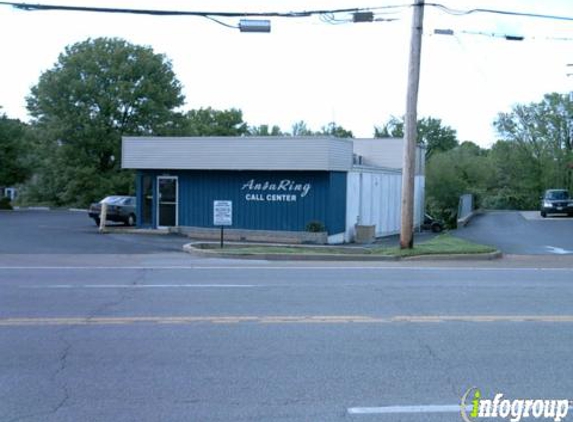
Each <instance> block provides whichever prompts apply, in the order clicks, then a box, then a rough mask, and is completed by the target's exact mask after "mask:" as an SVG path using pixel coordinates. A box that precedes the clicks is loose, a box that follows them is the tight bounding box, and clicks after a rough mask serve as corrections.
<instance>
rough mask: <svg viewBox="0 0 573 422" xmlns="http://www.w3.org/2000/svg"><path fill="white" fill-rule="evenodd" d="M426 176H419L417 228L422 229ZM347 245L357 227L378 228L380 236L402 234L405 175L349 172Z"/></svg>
mask: <svg viewBox="0 0 573 422" xmlns="http://www.w3.org/2000/svg"><path fill="white" fill-rule="evenodd" d="M424 179H425V178H424V176H416V178H415V191H414V225H415V226H419V225H420V223H421V218H422V215H423V211H424V185H425V180H424ZM347 186H348V188H347V198H346V233H345V237H344V240H345V242H351V241H353V240H354V237H355V235H356V229H355V225H356V224H362V225H366V226H368V225H375V226H376V229H375V232H376V236H377V237H382V236H389V235H392V234H396V233H399V232H400V218H401V208H402V205H401V197H402V175H401V174H400V173H392V172H375V171H362V172H356V171H353V172H349V173H348V176H347Z"/></svg>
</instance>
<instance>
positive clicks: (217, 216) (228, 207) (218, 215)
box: [213, 201, 233, 249]
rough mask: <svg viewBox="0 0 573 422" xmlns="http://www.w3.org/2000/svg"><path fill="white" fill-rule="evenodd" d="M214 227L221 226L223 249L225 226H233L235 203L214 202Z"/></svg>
mask: <svg viewBox="0 0 573 422" xmlns="http://www.w3.org/2000/svg"><path fill="white" fill-rule="evenodd" d="M213 225H215V226H221V249H223V237H224V235H223V233H224V227H225V226H232V225H233V201H213Z"/></svg>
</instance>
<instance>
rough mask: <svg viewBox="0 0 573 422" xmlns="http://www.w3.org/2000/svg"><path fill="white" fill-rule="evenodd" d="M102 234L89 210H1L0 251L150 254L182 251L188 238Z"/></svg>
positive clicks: (119, 229)
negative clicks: (87, 211)
mask: <svg viewBox="0 0 573 422" xmlns="http://www.w3.org/2000/svg"><path fill="white" fill-rule="evenodd" d="M110 226H111V227H117V229H118V230H117V232H114V233H106V234H101V233H99V232H98V228H97V227H96V225H95V224H94V222H93V220H92V219H91V218H89V217H88V215H87V213H86V212H78V211H75V212H74V211H36V210H30V211H14V212H2V213H0V239H2V242H0V254H123V255H129V254H150V253H158V252H173V251H179V252H181V250H182V249H181V248H182V246H183V245H184V244H185V243H188V242H189V240H188V239H186V238H184V237H181V236H177V235H168V234H163V235H144V234H137V235H135V234H123V233H121V230H122V229H123V228H124V227H125V226H123V225H122V224H115V223H110Z"/></svg>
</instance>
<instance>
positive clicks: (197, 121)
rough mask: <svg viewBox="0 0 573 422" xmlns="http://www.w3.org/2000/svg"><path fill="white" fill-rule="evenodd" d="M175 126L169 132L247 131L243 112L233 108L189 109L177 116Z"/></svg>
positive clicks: (210, 133) (227, 133) (214, 133)
mask: <svg viewBox="0 0 573 422" xmlns="http://www.w3.org/2000/svg"><path fill="white" fill-rule="evenodd" d="M176 126H177V128H176V129H175V130H174V131H172V132H171V134H173V135H178V136H243V135H247V134H248V133H249V128H248V126H247V124H246V123H245V122H244V121H243V112H242V111H241V110H237V109H234V108H232V109H229V110H214V109H212V108H211V107H208V108H200V109H197V110H190V111H188V112H187V113H186V114H184V115H181V116H179V117H178V119H177V123H176Z"/></svg>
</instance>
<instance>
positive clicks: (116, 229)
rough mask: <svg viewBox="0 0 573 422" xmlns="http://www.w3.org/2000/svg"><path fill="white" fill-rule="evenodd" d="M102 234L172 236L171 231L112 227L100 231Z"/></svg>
mask: <svg viewBox="0 0 573 422" xmlns="http://www.w3.org/2000/svg"><path fill="white" fill-rule="evenodd" d="M100 233H102V234H108V233H109V234H112V233H118V234H155V235H160V236H164V235H166V234H171V233H170V232H169V230H167V229H165V230H161V229H137V228H133V227H132V228H128V227H113V226H112V227H110V226H106V227H105V229H104V230H103V231H100Z"/></svg>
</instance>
